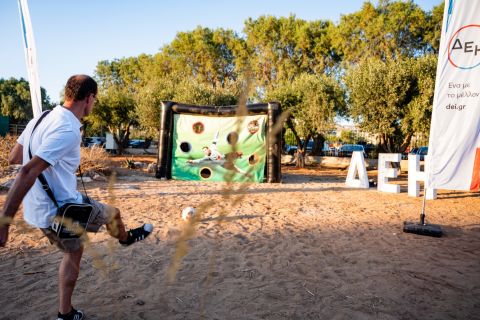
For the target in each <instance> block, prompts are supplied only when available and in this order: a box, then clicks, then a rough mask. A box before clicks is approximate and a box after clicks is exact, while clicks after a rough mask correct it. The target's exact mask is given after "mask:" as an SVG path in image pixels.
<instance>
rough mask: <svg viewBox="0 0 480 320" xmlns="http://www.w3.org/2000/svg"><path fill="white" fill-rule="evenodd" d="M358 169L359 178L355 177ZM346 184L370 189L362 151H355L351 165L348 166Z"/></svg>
mask: <svg viewBox="0 0 480 320" xmlns="http://www.w3.org/2000/svg"><path fill="white" fill-rule="evenodd" d="M357 171H358V179H355V177H356V175H357ZM345 184H346V185H347V186H349V187H352V188H363V189H368V188H369V184H368V176H367V168H366V167H365V159H364V158H363V152H362V151H354V152H353V154H352V159H351V160H350V166H349V167H348V174H347V181H345Z"/></svg>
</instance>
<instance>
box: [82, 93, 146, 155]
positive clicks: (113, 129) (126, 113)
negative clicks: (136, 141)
mask: <svg viewBox="0 0 480 320" xmlns="http://www.w3.org/2000/svg"><path fill="white" fill-rule="evenodd" d="M88 121H89V122H91V123H92V125H93V127H94V128H95V129H97V128H98V127H99V126H105V127H106V128H107V129H108V131H109V132H110V133H111V134H112V135H113V139H114V140H115V142H116V143H117V145H118V147H119V153H120V154H121V153H122V152H123V149H124V148H125V147H126V146H127V144H128V140H129V138H130V129H131V127H132V126H133V125H135V124H137V117H136V114H135V103H134V98H133V96H132V94H130V93H128V92H126V90H124V89H122V88H120V87H118V86H111V87H109V88H108V89H106V90H102V91H101V92H99V94H98V96H97V102H96V106H95V108H93V112H92V114H91V115H89V116H88Z"/></svg>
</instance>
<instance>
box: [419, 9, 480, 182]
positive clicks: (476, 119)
mask: <svg viewBox="0 0 480 320" xmlns="http://www.w3.org/2000/svg"><path fill="white" fill-rule="evenodd" d="M428 154H429V156H430V167H429V170H428V171H427V187H428V188H435V189H449V190H471V191H476V190H479V187H480V1H478V0H446V1H445V11H444V15H443V25H442V35H441V41H440V52H439V55H438V66H437V75H436V81H435V96H434V101H433V114H432V123H431V130H430V141H429V148H428Z"/></svg>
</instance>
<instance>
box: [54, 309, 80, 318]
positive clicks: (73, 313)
mask: <svg viewBox="0 0 480 320" xmlns="http://www.w3.org/2000/svg"><path fill="white" fill-rule="evenodd" d="M83 319H85V315H84V314H83V311H80V310H75V309H74V308H73V307H72V311H70V312H69V313H67V314H61V313H60V312H59V313H58V318H57V320H83Z"/></svg>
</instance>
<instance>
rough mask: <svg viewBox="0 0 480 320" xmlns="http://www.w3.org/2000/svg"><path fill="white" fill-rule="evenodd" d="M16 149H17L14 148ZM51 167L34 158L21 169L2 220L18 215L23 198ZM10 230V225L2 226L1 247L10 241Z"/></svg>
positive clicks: (0, 231)
mask: <svg viewBox="0 0 480 320" xmlns="http://www.w3.org/2000/svg"><path fill="white" fill-rule="evenodd" d="M14 149H15V148H14ZM49 166H50V164H49V163H48V162H46V161H45V160H43V159H41V158H39V157H37V156H34V157H33V159H32V160H30V161H29V162H28V163H27V164H26V165H24V166H23V167H22V169H20V172H19V173H18V175H17V177H16V178H15V182H14V183H13V186H12V188H11V189H10V191H9V192H8V196H7V200H6V201H5V204H4V205H3V209H2V211H1V212H0V219H2V220H5V219H8V220H10V219H13V217H14V216H15V214H16V213H17V210H18V207H20V204H21V203H22V200H23V198H25V195H26V194H27V192H28V190H30V188H31V187H32V186H33V184H34V183H35V179H37V177H38V176H39V175H40V173H42V172H43V170H45V169H47V168H48V167H49ZM8 228H9V225H8V224H7V225H1V226H0V247H4V246H5V244H6V243H7V240H8Z"/></svg>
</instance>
